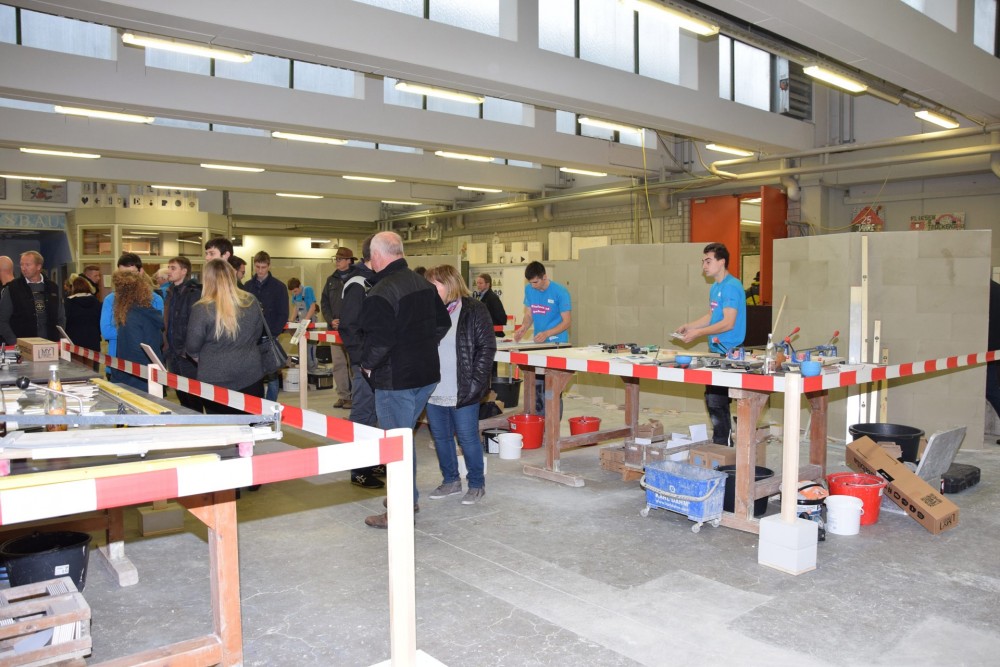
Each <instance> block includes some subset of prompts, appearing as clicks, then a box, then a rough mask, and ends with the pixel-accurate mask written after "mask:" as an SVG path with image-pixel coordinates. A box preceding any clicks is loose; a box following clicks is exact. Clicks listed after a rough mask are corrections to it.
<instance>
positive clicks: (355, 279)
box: [327, 236, 385, 489]
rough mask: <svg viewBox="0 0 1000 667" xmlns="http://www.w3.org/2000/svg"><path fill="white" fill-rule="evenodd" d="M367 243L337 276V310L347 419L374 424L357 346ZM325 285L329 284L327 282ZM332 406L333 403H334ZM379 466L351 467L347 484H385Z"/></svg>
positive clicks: (367, 277)
mask: <svg viewBox="0 0 1000 667" xmlns="http://www.w3.org/2000/svg"><path fill="white" fill-rule="evenodd" d="M371 243H372V237H371V236H369V237H368V238H366V239H365V240H364V243H362V244H361V260H362V261H360V262H357V263H354V264H351V268H350V269H348V270H347V272H346V273H344V274H343V275H342V276H341V278H342V279H343V283H342V284H343V287H342V288H341V290H342V294H341V298H340V305H339V306H338V308H339V312H340V317H339V320H340V322H339V327H338V331H339V332H340V338H341V340H343V341H344V349H345V350H347V354H348V356H349V357H350V359H351V378H352V379H353V382H352V383H351V415H350V420H351V421H352V422H354V423H355V424H364V425H365V426H378V415H377V414H376V413H375V391H374V390H373V389H372V388H371V385H369V384H368V382H367V380H365V378H364V377H363V376H362V375H361V347H362V342H363V340H364V335H363V332H362V331H361V306H362V304H363V303H364V300H365V296H366V295H367V294H368V290H370V289H371V286H372V283H373V282H375V272H374V271H372V270H371V268H369V265H370V264H371V260H372V254H371ZM339 252H340V251H339V250H338V253H339ZM337 273H340V272H339V271H338V272H337ZM339 282H340V281H338V283H339ZM327 285H328V286H329V283H327ZM334 407H337V406H336V405H334ZM380 467H381V466H370V467H367V468H355V469H354V470H352V471H351V484H355V485H357V486H360V487H361V488H363V489H383V488H385V484H384V483H382V480H380V479H378V478H377V477H375V469H376V468H380Z"/></svg>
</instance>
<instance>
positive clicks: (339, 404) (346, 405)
mask: <svg viewBox="0 0 1000 667" xmlns="http://www.w3.org/2000/svg"><path fill="white" fill-rule="evenodd" d="M333 407H335V408H349V407H351V402H350V401H349V400H348V401H345V400H344V399H342V398H338V399H337V400H336V402H335V403H334V404H333Z"/></svg>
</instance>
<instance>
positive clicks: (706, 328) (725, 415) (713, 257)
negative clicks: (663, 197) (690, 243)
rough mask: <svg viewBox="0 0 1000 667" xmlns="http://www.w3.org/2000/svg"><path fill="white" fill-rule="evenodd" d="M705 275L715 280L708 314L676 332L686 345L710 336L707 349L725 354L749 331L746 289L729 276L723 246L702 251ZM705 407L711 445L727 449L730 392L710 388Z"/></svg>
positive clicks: (726, 251)
mask: <svg viewBox="0 0 1000 667" xmlns="http://www.w3.org/2000/svg"><path fill="white" fill-rule="evenodd" d="M702 252H703V253H704V256H703V257H702V260H701V268H702V272H703V273H704V274H705V277H707V278H709V279H711V280H712V286H711V287H710V288H709V296H708V314H706V315H703V316H702V317H699V318H698V319H696V320H694V321H692V322H688V323H686V324H682V325H681V326H680V327H678V328H677V333H678V334H680V335H681V337H682V339H683V340H684V342H685V343H690V342H692V341H693V340H695V339H697V338H701V337H702V336H708V349H710V350H711V351H712V352H719V353H722V354H724V353H726V352H727V351H729V350H731V349H732V348H734V347H739V346H740V345H742V344H743V339H744V338H745V337H746V331H747V302H746V294H745V293H744V292H743V285H742V283H740V281H739V280H738V279H737V278H736V277H734V276H733V275H731V274H730V273H729V250H727V249H726V246H724V245H723V244H721V243H709V244H708V245H707V246H705V249H704V250H703V251H702ZM705 406H706V407H707V408H708V416H709V419H711V420H712V442H714V443H715V444H717V445H728V444H730V442H729V434H730V432H731V431H732V428H733V419H732V415H731V413H730V412H729V388H728V387H716V386H713V385H707V386H706V387H705Z"/></svg>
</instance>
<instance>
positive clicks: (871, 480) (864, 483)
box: [826, 472, 886, 526]
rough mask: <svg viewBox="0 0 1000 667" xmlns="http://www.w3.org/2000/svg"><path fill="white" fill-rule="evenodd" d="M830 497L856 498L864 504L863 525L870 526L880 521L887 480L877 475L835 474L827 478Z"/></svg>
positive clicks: (857, 473)
mask: <svg viewBox="0 0 1000 667" xmlns="http://www.w3.org/2000/svg"><path fill="white" fill-rule="evenodd" d="M826 483H827V486H829V487H830V495H840V496H854V497H855V498H860V499H861V502H862V503H864V510H865V511H864V514H862V515H861V525H862V526H870V525H872V524H873V523H875V522H876V521H878V511H879V507H880V505H881V503H882V489H884V488H885V485H886V483H885V480H884V479H882V478H881V477H876V476H875V475H866V474H864V473H860V472H835V473H833V474H832V475H827V476H826Z"/></svg>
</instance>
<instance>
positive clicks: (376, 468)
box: [372, 465, 385, 477]
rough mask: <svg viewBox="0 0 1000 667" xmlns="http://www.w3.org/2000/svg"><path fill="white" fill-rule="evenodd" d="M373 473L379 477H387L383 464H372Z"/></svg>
mask: <svg viewBox="0 0 1000 667" xmlns="http://www.w3.org/2000/svg"><path fill="white" fill-rule="evenodd" d="M372 474H373V475H378V476H379V477H385V466H383V465H377V466H372Z"/></svg>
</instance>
